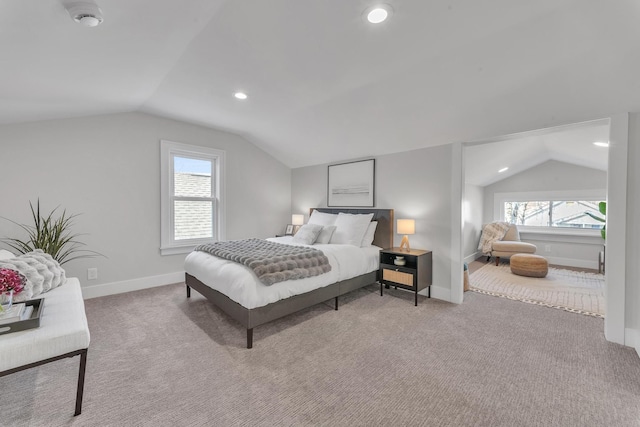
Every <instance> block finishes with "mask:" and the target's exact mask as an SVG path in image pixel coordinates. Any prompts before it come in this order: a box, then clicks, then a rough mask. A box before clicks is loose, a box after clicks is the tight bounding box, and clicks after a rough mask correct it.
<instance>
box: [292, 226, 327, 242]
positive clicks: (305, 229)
mask: <svg viewBox="0 0 640 427" xmlns="http://www.w3.org/2000/svg"><path fill="white" fill-rule="evenodd" d="M321 231H322V226H321V225H319V224H305V225H303V226H302V227H300V230H298V232H297V233H296V234H295V236H293V239H291V241H292V242H293V243H301V244H303V245H313V242H315V241H316V239H317V238H318V235H319V234H320V232H321Z"/></svg>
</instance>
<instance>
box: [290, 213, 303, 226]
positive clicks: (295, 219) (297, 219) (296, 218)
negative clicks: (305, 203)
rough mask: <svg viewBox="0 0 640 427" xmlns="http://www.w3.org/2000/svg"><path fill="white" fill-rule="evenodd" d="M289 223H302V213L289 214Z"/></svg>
mask: <svg viewBox="0 0 640 427" xmlns="http://www.w3.org/2000/svg"><path fill="white" fill-rule="evenodd" d="M291 224H293V225H302V224H304V215H296V214H294V215H291Z"/></svg>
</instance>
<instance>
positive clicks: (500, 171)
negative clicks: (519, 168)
mask: <svg viewBox="0 0 640 427" xmlns="http://www.w3.org/2000/svg"><path fill="white" fill-rule="evenodd" d="M507 170H509V168H508V167H506V168H502V169H500V170H499V171H498V173H502V172H505V171H507Z"/></svg>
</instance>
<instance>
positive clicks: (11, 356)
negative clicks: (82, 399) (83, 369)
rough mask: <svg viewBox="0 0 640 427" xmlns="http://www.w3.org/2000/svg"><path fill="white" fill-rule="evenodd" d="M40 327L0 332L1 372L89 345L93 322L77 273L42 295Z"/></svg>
mask: <svg viewBox="0 0 640 427" xmlns="http://www.w3.org/2000/svg"><path fill="white" fill-rule="evenodd" d="M40 296H41V297H42V298H44V300H45V301H44V311H43V313H42V316H41V318H40V327H39V328H35V329H28V330H26V331H21V332H13V333H10V334H5V335H0V372H2V371H6V370H8V369H13V368H17V367H19V366H23V365H27V364H29V363H34V362H39V361H41V360H45V359H49V358H50V357H56V356H61V355H63V354H66V353H70V352H72V351H75V350H81V349H85V348H88V347H89V326H88V325H87V316H86V315H85V312H84V300H83V299H82V291H81V289H80V282H79V281H78V279H77V278H75V277H69V278H67V283H65V284H64V285H62V286H60V287H57V288H55V289H53V290H51V291H49V292H46V293H44V294H42V295H40Z"/></svg>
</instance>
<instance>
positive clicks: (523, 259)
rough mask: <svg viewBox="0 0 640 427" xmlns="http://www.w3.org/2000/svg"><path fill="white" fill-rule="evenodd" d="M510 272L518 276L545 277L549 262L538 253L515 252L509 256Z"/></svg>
mask: <svg viewBox="0 0 640 427" xmlns="http://www.w3.org/2000/svg"><path fill="white" fill-rule="evenodd" d="M510 265H511V272H512V273H513V274H517V275H518V276H527V277H546V275H547V273H548V272H549V263H548V262H547V260H546V259H545V257H542V256H540V255H533V254H515V255H512V256H511V261H510Z"/></svg>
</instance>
